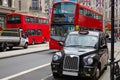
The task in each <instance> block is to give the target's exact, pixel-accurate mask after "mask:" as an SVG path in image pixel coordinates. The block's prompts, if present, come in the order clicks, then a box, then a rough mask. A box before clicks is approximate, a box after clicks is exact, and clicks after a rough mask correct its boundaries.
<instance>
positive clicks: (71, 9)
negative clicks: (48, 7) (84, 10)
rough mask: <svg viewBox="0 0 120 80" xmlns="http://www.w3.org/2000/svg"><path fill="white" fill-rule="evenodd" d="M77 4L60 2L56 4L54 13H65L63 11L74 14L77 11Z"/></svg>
mask: <svg viewBox="0 0 120 80" xmlns="http://www.w3.org/2000/svg"><path fill="white" fill-rule="evenodd" d="M75 8H76V6H75V4H73V3H68V2H66V3H59V4H57V5H55V6H54V14H63V13H69V14H74V13H75Z"/></svg>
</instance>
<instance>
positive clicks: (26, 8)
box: [14, 0, 52, 17]
mask: <svg viewBox="0 0 120 80" xmlns="http://www.w3.org/2000/svg"><path fill="white" fill-rule="evenodd" d="M51 2H52V0H15V2H14V3H15V4H14V6H15V8H16V10H17V12H21V13H26V14H31V15H35V16H42V17H47V16H48V10H49V8H50V6H51Z"/></svg>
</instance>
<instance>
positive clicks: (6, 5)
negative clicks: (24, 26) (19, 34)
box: [0, 0, 15, 29]
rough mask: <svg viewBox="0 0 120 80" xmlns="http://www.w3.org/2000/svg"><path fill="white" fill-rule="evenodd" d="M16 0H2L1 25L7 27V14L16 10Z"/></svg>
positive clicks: (0, 3) (0, 10) (0, 0)
mask: <svg viewBox="0 0 120 80" xmlns="http://www.w3.org/2000/svg"><path fill="white" fill-rule="evenodd" d="M13 1H14V0H0V27H1V28H3V29H4V28H5V23H6V22H5V19H6V14H8V13H11V12H14V11H15V8H14V6H13V5H14V2H13Z"/></svg>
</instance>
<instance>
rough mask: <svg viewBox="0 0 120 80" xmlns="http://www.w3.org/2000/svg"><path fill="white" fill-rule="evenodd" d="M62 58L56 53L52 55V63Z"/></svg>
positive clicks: (59, 53)
mask: <svg viewBox="0 0 120 80" xmlns="http://www.w3.org/2000/svg"><path fill="white" fill-rule="evenodd" d="M61 57H62V54H61V52H57V53H55V54H54V55H53V61H57V60H59V59H60V58H61Z"/></svg>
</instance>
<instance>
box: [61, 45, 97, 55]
mask: <svg viewBox="0 0 120 80" xmlns="http://www.w3.org/2000/svg"><path fill="white" fill-rule="evenodd" d="M94 51H96V49H95V48H79V47H78V48H76V47H75V48H74V47H64V48H63V52H64V54H68V55H71V54H72V55H79V56H80V55H84V54H87V53H91V52H94Z"/></svg>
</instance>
